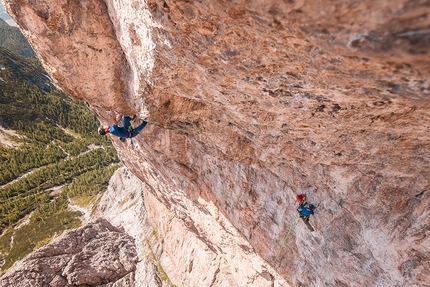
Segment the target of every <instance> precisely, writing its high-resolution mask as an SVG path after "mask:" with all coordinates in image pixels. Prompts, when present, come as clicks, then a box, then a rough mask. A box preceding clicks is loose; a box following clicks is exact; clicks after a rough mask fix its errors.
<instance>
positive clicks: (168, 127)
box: [146, 121, 205, 134]
mask: <svg viewBox="0 0 430 287" xmlns="http://www.w3.org/2000/svg"><path fill="white" fill-rule="evenodd" d="M146 122H147V123H148V124H153V125H156V126H159V127H160V128H163V129H169V130H175V131H181V132H184V133H193V134H202V133H205V132H204V131H202V130H197V129H184V128H180V127H175V126H171V125H166V124H163V123H159V122H149V121H146Z"/></svg>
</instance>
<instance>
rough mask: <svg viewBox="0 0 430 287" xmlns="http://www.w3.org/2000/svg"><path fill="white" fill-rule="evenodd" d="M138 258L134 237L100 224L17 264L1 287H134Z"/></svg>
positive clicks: (2, 279)
mask: <svg viewBox="0 0 430 287" xmlns="http://www.w3.org/2000/svg"><path fill="white" fill-rule="evenodd" d="M136 255H137V254H136V249H135V244H134V240H133V238H132V237H130V236H128V235H127V234H125V233H124V232H122V231H120V230H118V229H117V228H115V227H113V226H112V225H111V224H109V223H108V222H107V221H106V220H98V221H96V222H94V223H92V224H89V225H87V226H85V227H82V228H79V229H77V230H73V231H68V232H67V233H66V234H64V235H63V236H62V237H61V238H60V239H58V240H56V241H55V242H53V243H51V244H49V245H46V246H44V247H42V248H41V249H39V250H38V251H35V252H33V253H32V254H31V255H29V256H27V257H26V258H25V259H24V260H23V261H22V262H19V263H18V264H15V265H14V266H13V267H12V268H11V270H9V271H8V272H7V273H6V274H3V275H2V276H1V277H0V286H56V287H61V286H109V287H121V286H123V287H126V286H133V285H134V277H135V276H134V272H135V270H136V263H137V256H136Z"/></svg>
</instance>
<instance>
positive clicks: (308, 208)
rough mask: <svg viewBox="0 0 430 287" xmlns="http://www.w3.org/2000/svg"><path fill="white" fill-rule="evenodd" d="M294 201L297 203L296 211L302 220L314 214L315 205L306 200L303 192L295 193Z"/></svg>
mask: <svg viewBox="0 0 430 287" xmlns="http://www.w3.org/2000/svg"><path fill="white" fill-rule="evenodd" d="M296 201H297V202H298V203H299V207H298V208H297V211H298V212H299V214H300V218H301V219H303V220H304V221H307V220H309V217H310V216H311V215H312V214H314V209H315V206H314V205H313V204H309V203H307V202H306V195H304V194H298V195H296Z"/></svg>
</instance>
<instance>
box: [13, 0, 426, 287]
mask: <svg viewBox="0 0 430 287" xmlns="http://www.w3.org/2000/svg"><path fill="white" fill-rule="evenodd" d="M4 2H6V7H7V9H8V11H10V12H11V13H12V14H14V18H15V20H16V22H17V23H18V25H19V26H20V27H21V29H22V30H23V31H24V33H25V34H26V35H27V36H28V38H29V41H30V43H31V44H32V45H33V47H34V48H35V50H36V52H37V54H38V55H39V57H40V58H41V59H43V61H44V64H45V65H46V66H47V70H48V71H50V73H51V75H52V76H53V77H54V78H55V79H56V80H57V82H58V83H59V85H60V86H62V87H63V88H64V89H66V90H67V91H68V92H69V93H70V94H71V95H72V96H75V97H78V98H81V99H84V100H85V101H87V102H88V103H89V104H90V105H91V106H93V107H94V111H95V112H96V114H97V115H98V116H99V118H100V121H101V122H102V123H103V124H106V123H107V122H108V121H109V117H108V114H107V113H106V110H112V109H117V110H118V111H119V112H121V113H128V112H129V111H130V110H133V111H134V112H135V113H138V114H139V115H141V116H143V115H146V116H148V119H149V120H150V121H151V122H153V123H156V124H155V125H148V127H147V128H145V130H144V131H143V132H142V133H141V134H140V135H139V136H138V137H137V138H136V144H135V145H134V148H132V146H131V145H130V144H128V143H127V144H123V143H121V142H119V140H117V139H114V138H113V139H112V140H113V142H114V144H115V146H116V148H117V150H118V152H119V154H120V157H121V159H122V160H123V162H124V164H125V165H126V166H127V168H128V169H129V170H130V171H131V172H133V173H134V174H135V175H136V176H137V177H139V178H140V179H141V180H142V181H143V182H145V183H146V185H147V187H148V192H150V194H151V195H152V196H154V197H155V198H156V199H157V200H158V201H159V202H161V203H163V205H164V206H165V207H166V208H167V209H168V210H169V211H170V212H171V214H174V216H175V218H177V219H180V220H181V221H182V222H183V223H184V226H186V227H187V228H188V230H189V231H191V232H193V233H194V234H195V235H196V236H197V237H198V238H200V239H201V241H202V242H205V244H207V245H208V246H211V243H212V240H213V235H212V234H210V233H206V229H205V228H204V224H203V223H200V222H199V221H198V218H197V217H194V216H192V214H193V212H192V210H195V209H199V210H205V209H208V208H206V205H210V206H212V205H213V206H216V208H217V209H218V210H219V212H220V213H219V214H222V216H224V217H225V218H226V219H228V221H229V222H230V223H231V224H232V225H233V226H234V228H235V229H236V230H237V231H238V232H239V233H240V234H242V236H243V237H244V238H245V239H246V240H247V241H248V242H249V244H250V246H251V247H252V249H253V250H255V252H256V254H258V255H259V256H261V257H262V258H263V259H265V260H266V261H267V262H270V263H274V265H276V266H275V269H276V271H277V272H278V273H279V274H280V276H282V277H283V278H284V279H285V280H286V281H287V282H289V284H290V285H292V286H425V284H427V283H426V282H429V277H430V271H429V270H428V268H426V265H425V262H428V261H429V258H428V254H430V253H429V246H430V244H429V239H428V224H427V223H428V222H429V218H430V213H429V203H430V199H429V180H428V179H429V178H430V174H429V170H430V158H429V154H430V153H429V150H430V146H429V144H428V143H429V131H430V128H429V127H430V112H429V103H428V100H429V95H430V82H429V78H430V77H429V73H430V71H429V67H430V65H429V59H430V57H429V44H428V43H429V38H430V36H429V27H430V18H429V15H430V13H429V7H428V5H427V4H426V3H425V2H421V1H406V0H405V1H385V2H381V1H361V2H360V3H358V2H357V3H355V2H354V3H352V2H351V3H349V2H348V3H347V2H344V1H340V2H339V1H334V2H333V1H320V2H306V3H305V2H304V1H289V2H286V1H284V2H282V1H275V0H273V1H270V0H267V1H263V0H262V1H247V2H246V3H244V2H243V1H228V2H227V1H203V2H198V1H158V0H148V1H134V2H133V1H122V0H116V1H111V0H106V1H101V0H86V1H79V4H76V3H75V4H72V3H71V2H70V3H69V2H67V3H63V2H61V4H59V2H58V1H53V0H42V1H37V4H36V3H34V2H28V1H24V0H20V1H15V0H14V1H12V0H6V1H4ZM56 39H58V40H56ZM54 43H55V44H54ZM96 44H97V45H96ZM95 45H96V46H95ZM90 46H91V47H96V49H91V47H90ZM87 55H88V56H87ZM90 60H91V61H90ZM299 192H307V193H308V195H309V198H310V200H311V201H312V202H313V203H314V204H315V205H316V206H317V209H316V215H315V216H314V217H313V218H312V219H311V223H312V224H313V225H314V228H315V230H316V231H315V232H312V233H311V232H309V231H308V230H307V229H306V227H305V226H304V224H302V222H299V223H298V225H297V226H296V227H295V228H294V230H293V232H292V234H291V236H290V237H289V238H287V242H286V244H285V248H283V249H281V244H282V243H283V238H284V237H285V235H286V234H287V232H288V230H289V228H290V226H291V224H292V222H293V219H294V217H295V214H296V206H295V202H294V195H295V194H296V193H299ZM152 208H154V209H155V210H159V211H160V212H161V210H160V209H156V205H154V206H153V207H152ZM163 212H166V211H163ZM148 214H153V213H152V211H151V210H149V211H148ZM208 214H209V215H210V216H211V217H214V218H215V219H216V218H217V213H216V212H214V211H213V212H210V211H209V212H208ZM159 216H160V215H158V214H157V216H156V217H154V218H158V217H159ZM169 244H173V243H169V242H163V244H162V245H163V248H166V247H167V246H168V245H169ZM213 245H214V246H215V244H213ZM177 248H180V247H177ZM208 248H209V247H208ZM208 250H211V249H210V248H209V249H208ZM215 250H217V249H216V248H215ZM279 251H280V252H279ZM237 252H239V251H237ZM243 252H244V253H246V252H247V251H246V250H243ZM278 253H279V254H280V256H279V258H276V257H277V254H278ZM202 256H203V255H202ZM240 276H241V274H239V273H238V274H237V275H236V277H240ZM172 278H173V277H171V280H172V282H173V283H174V284H176V283H175V280H174V279H172ZM175 278H176V277H175ZM217 278H218V279H219V280H220V281H222V279H221V278H220V277H217Z"/></svg>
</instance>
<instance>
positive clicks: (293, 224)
mask: <svg viewBox="0 0 430 287" xmlns="http://www.w3.org/2000/svg"><path fill="white" fill-rule="evenodd" d="M299 215H300V214H299V213H297V215H296V217H295V218H294V220H293V223H292V224H291V226H290V230H288V233H287V235H285V237H284V240H282V243H281V248H279V251H278V253H277V254H276V257H275V260H274V261H273V263H272V267H273V268H274V269H275V270H276V268H275V266H276V263H277V261H278V257H279V254H281V251H282V249H283V248H284V245H285V242H287V239H288V237H290V234H291V231H292V230H293V228H294V226H296V224H297V221H298V220H299Z"/></svg>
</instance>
